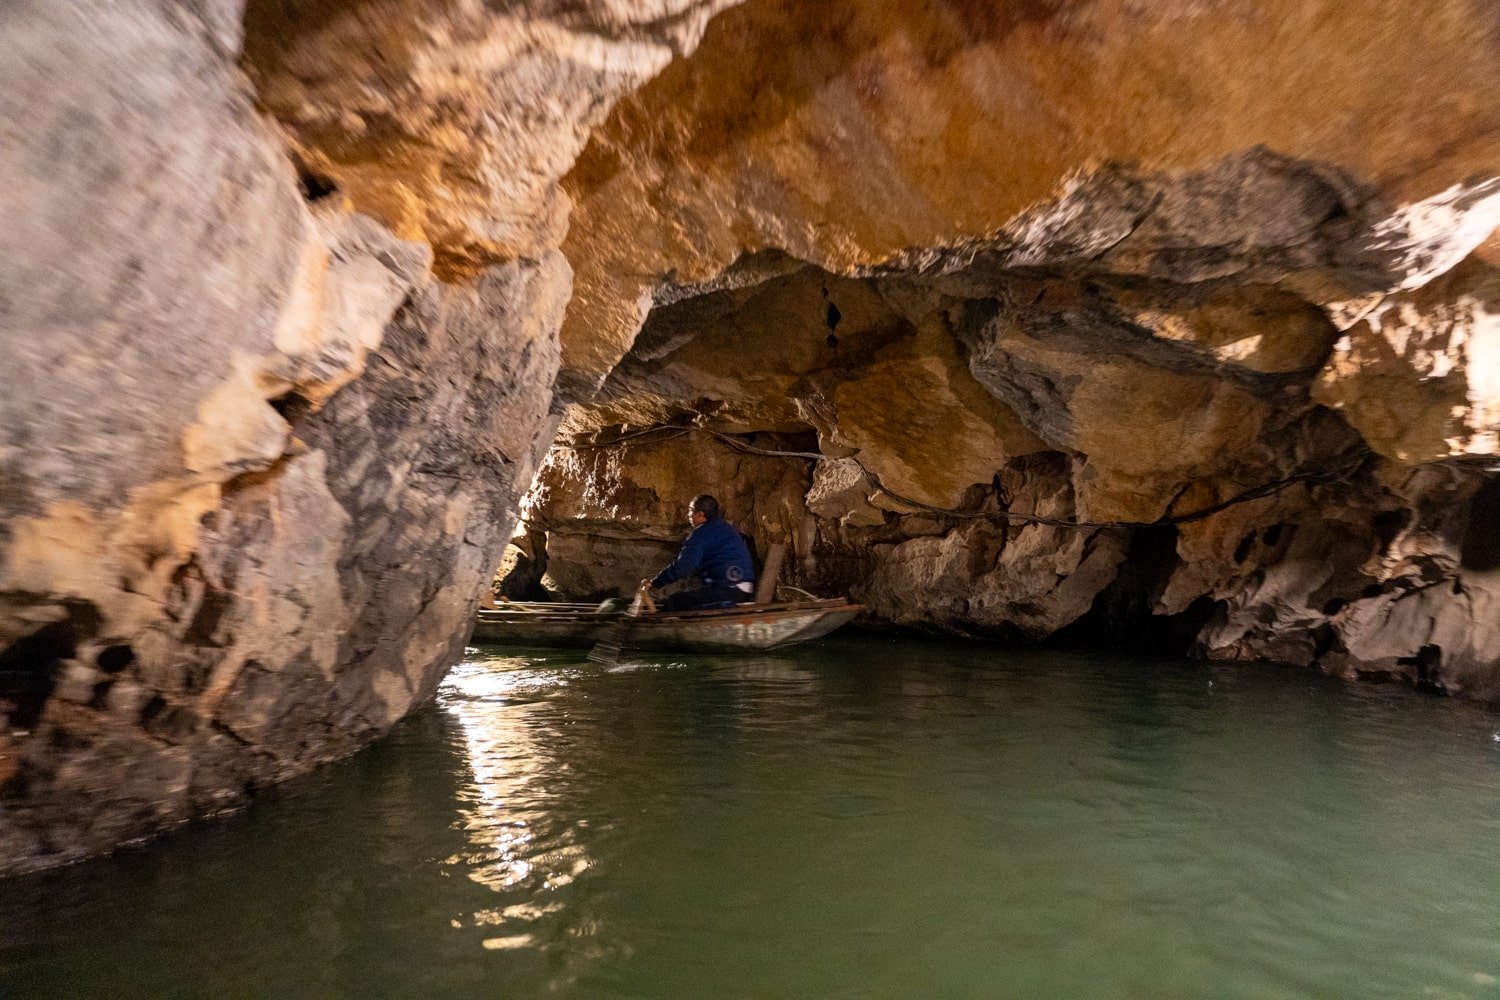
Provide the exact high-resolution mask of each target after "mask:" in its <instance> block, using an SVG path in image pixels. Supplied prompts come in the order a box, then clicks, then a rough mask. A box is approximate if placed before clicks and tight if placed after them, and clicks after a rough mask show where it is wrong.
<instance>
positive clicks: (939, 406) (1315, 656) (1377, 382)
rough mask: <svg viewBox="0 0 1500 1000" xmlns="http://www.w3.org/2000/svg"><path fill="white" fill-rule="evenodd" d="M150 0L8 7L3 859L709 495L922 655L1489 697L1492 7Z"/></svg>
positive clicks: (110, 827) (441, 655)
mask: <svg viewBox="0 0 1500 1000" xmlns="http://www.w3.org/2000/svg"><path fill="white" fill-rule="evenodd" d="M168 6H171V5H167V6H163V5H159V4H156V5H154V4H148V3H144V2H135V0H125V2H120V3H113V4H99V3H92V2H89V0H66V2H59V3H52V4H40V3H33V4H22V5H20V7H18V8H16V9H13V10H8V11H7V12H6V13H5V14H4V15H3V19H4V20H5V22H6V24H7V25H15V26H17V30H14V31H5V32H0V57H3V58H0V67H3V68H0V83H3V84H4V86H0V111H3V114H4V119H5V120H6V121H7V122H13V123H15V130H14V131H15V134H16V136H18V137H19V138H18V141H16V142H11V143H6V144H5V146H6V148H5V149H4V150H3V151H0V176H3V177H5V178H6V179H7V181H8V183H7V186H6V190H5V191H4V193H0V204H3V205H4V207H5V209H6V211H5V218H7V219H8V220H14V224H10V225H7V226H5V227H0V260H3V261H4V262H5V263H4V265H3V267H0V322H3V324H4V328H5V330H6V332H7V333H8V334H9V337H8V347H9V348H10V354H9V363H8V365H7V366H6V369H5V372H4V374H3V381H4V384H5V387H6V390H7V391H6V393H5V394H4V396H3V401H0V408H3V409H4V414H5V416H4V420H3V421H0V428H3V429H0V663H3V664H4V668H3V670H0V678H3V681H0V683H3V689H0V696H3V698H4V704H5V706H6V708H5V715H6V721H5V724H4V729H3V731H0V780H4V781H8V782H9V783H8V784H7V785H6V787H7V788H8V789H10V791H8V792H7V795H8V796H9V798H8V799H7V800H6V809H5V812H4V813H3V815H0V875H4V874H13V873H18V872H27V871H33V870H38V869H42V868H47V867H53V866H57V865H60V864H64V863H67V862H71V861H74V860H77V859H79V858H83V857H88V856H91V855H95V854H99V853H102V852H107V851H109V850H110V849H112V848H114V847H115V846H117V845H118V844H120V843H124V842H127V841H131V840H134V839H136V838H139V837H143V836H148V835H150V834H153V833H156V832H159V831H161V830H165V829H168V828H171V827H173V826H175V825H178V824H181V823H183V822H186V821H188V820H190V819H193V818H197V817H202V816H206V815H210V814H215V813H218V812H222V811H224V810H229V809H234V808H238V807H240V806H242V805H243V804H244V803H245V802H246V800H247V798H248V795H249V790H253V789H255V788H259V787H262V786H265V785H269V784H273V783H276V782H279V781H284V780H288V779H291V778H295V777H298V776H300V775H304V774H306V773H308V772H310V771H312V770H313V769H315V768H317V767H318V766H320V765H323V764H327V763H329V762H332V761H334V760H338V759H341V758H344V757H347V756H349V755H351V754H353V753H355V752H356V751H358V750H360V749H361V748H364V747H366V746H368V745H370V744H371V743H372V742H373V741H375V740H377V739H379V738H380V737H381V736H383V735H385V734H387V733H389V732H390V731H391V730H392V728H393V727H395V726H397V725H398V724H399V723H400V722H401V720H403V719H405V718H408V717H409V716H411V715H412V713H414V712H419V711H420V710H421V709H422V708H423V706H426V705H429V704H431V702H432V700H433V698H434V695H435V692H436V691H437V690H438V686H439V684H440V683H441V682H442V681H443V678H444V676H445V675H446V674H447V672H448V671H449V670H450V668H452V666H453V665H454V664H455V663H456V662H458V661H459V660H460V659H461V658H462V657H463V655H464V649H465V644H466V641H467V638H468V635H469V630H470V629H471V628H472V623H473V618H474V613H475V609H476V607H477V606H478V605H479V604H480V602H481V600H483V599H485V598H486V596H487V591H493V596H495V597H504V598H507V599H511V600H524V599H535V598H539V597H546V596H557V595H561V596H566V597H572V598H578V599H590V600H592V599H599V598H602V597H604V596H608V595H610V594H621V593H624V592H626V591H627V589H628V588H629V587H630V586H631V585H632V584H633V583H634V582H635V581H638V580H639V579H641V577H642V575H645V574H647V573H648V571H649V570H650V569H651V568H652V567H655V566H659V565H660V564H661V562H662V561H663V560H664V559H665V558H669V557H670V555H671V552H672V551H673V550H674V548H675V546H676V545H677V544H678V543H679V542H680V539H681V535H682V507H683V505H684V503H685V502H686V501H687V500H688V499H689V498H690V497H692V496H693V495H695V494H697V493H699V492H703V491H705V490H710V491H713V492H716V493H717V494H718V495H719V496H720V499H721V501H722V502H723V504H724V507H725V509H726V511H727V512H728V513H729V515H730V517H731V520H732V521H733V523H734V524H735V526H736V527H737V528H738V529H739V530H740V531H742V532H743V533H744V534H745V535H746V536H747V537H748V538H749V539H750V540H751V543H752V547H753V548H754V549H755V551H756V554H757V556H758V557H759V558H762V559H764V557H765V556H766V554H767V553H768V552H769V549H770V546H772V545H774V544H784V545H786V546H787V547H788V551H789V555H788V558H787V561H786V564H785V567H784V569H783V571H782V579H783V581H784V582H785V583H786V584H787V585H789V586H794V587H797V588H801V589H802V590H805V591H808V592H812V593H816V594H821V595H833V594H842V595H848V596H850V597H851V598H852V599H854V600H857V601H859V602H860V603H861V604H862V605H863V606H864V608H865V616H864V618H863V620H862V624H863V625H864V626H865V627H868V628H871V629H876V630H882V631H883V632H886V633H890V634H915V633H920V634H924V635H937V636H943V637H956V638H962V639H966V640H969V641H973V642H976V643H984V644H989V645H987V646H985V647H984V648H1008V647H1010V646H1015V647H1028V648H1030V647H1044V646H1048V645H1049V644H1050V645H1052V646H1058V645H1063V646H1083V647H1088V648H1094V649H1100V648H1112V647H1114V646H1117V645H1120V644H1135V645H1137V646H1141V647H1144V648H1151V649H1157V650H1168V651H1171V652H1172V653H1173V654H1174V655H1177V654H1180V655H1182V656H1190V657H1195V658H1198V659H1201V660H1212V661H1236V662H1245V663H1251V662H1274V663H1281V664H1293V665H1296V666H1299V667H1303V668H1309V669H1311V670H1316V671H1320V672H1322V673H1325V674H1330V675H1334V676H1338V677H1346V678H1350V679H1354V678H1358V677H1361V676H1370V677H1385V676H1392V675H1396V676H1404V677H1407V678H1408V679H1409V680H1411V681H1413V682H1414V683H1416V684H1419V685H1420V686H1422V687H1423V688H1424V689H1429V690H1433V691H1440V692H1443V693H1446V694H1450V695H1457V696H1461V697H1465V698H1469V699H1473V700H1477V701H1481V702H1490V703H1493V702H1495V701H1497V699H1500V636H1497V634H1496V629H1497V628H1500V616H1497V615H1496V614H1495V613H1494V610H1495V602H1496V601H1497V600H1500V581H1497V580H1495V579H1493V576H1494V574H1493V570H1494V568H1495V566H1496V561H1497V560H1496V554H1495V551H1494V549H1495V546H1494V544H1493V539H1492V537H1491V535H1492V534H1493V533H1492V532H1491V531H1490V530H1489V528H1490V527H1492V524H1491V522H1493V520H1494V513H1495V510H1494V508H1495V505H1496V498H1495V489H1496V487H1495V479H1494V477H1493V474H1492V473H1491V472H1490V471H1489V467H1488V464H1487V463H1489V462H1491V461H1492V460H1493V455H1494V453H1495V451H1496V449H1497V445H1496V441H1497V432H1500V426H1497V423H1496V416H1495V414H1496V413H1500V402H1497V400H1496V391H1495V387H1494V365H1495V360H1494V357H1493V354H1494V352H1492V351H1490V347H1492V346H1493V342H1494V340H1495V337H1496V335H1497V334H1496V331H1497V329H1500V324H1497V322H1496V319H1495V317H1496V316H1497V315H1500V308H1497V309H1491V308H1490V307H1491V306H1492V305H1495V303H1496V302H1497V301H1500V284H1497V280H1496V276H1495V271H1494V266H1495V244H1494V240H1493V233H1494V231H1495V229H1496V225H1497V224H1500V160H1497V159H1496V155H1497V149H1496V143H1497V139H1496V138H1495V137H1496V136H1500V122H1496V121H1494V120H1493V119H1495V117H1496V111H1495V107H1494V102H1493V101H1492V100H1491V99H1490V95H1491V94H1493V92H1494V86H1495V84H1496V83H1500V57H1497V54H1496V48H1495V43H1494V38H1495V37H1497V35H1496V31H1495V24H1494V18H1493V13H1492V12H1490V11H1488V10H1487V9H1486V8H1483V7H1482V5H1478V4H1476V3H1473V2H1470V0H1433V3H1431V4H1426V5H1422V10H1412V11H1397V10H1394V9H1392V10H1390V11H1385V12H1383V14H1382V16H1379V17H1366V16H1363V15H1362V14H1361V13H1360V12H1358V11H1353V10H1342V9H1337V10H1336V9H1332V8H1325V7H1324V6H1320V5H1317V4H1312V3H1304V2H1302V0H1282V2H1278V3H1274V4H1269V5H1252V4H1248V3H1231V4H1229V5H1227V6H1228V8H1232V12H1230V11H1228V10H1226V11H1221V12H1217V13H1214V14H1204V15H1203V16H1201V17H1199V16H1198V14H1196V13H1194V12H1193V11H1190V10H1188V9H1187V8H1188V7H1191V6H1192V5H1180V4H1167V5H1162V6H1161V8H1160V9H1156V8H1154V7H1151V5H1139V4H1112V3H1099V4H1082V5H1067V4H1051V3H1016V4H1000V5H992V6H993V9H990V8H989V7H985V5H977V4H967V3H962V2H958V0H940V2H936V3H932V4H922V5H903V4H892V3H883V2H879V0H838V2H837V3H830V4H818V5H801V6H798V5H794V4H787V3H780V2H777V0H747V2H743V3H733V2H729V0H682V2H672V3H666V2H660V3H658V2H652V3H646V4H641V5H629V4H616V3H603V2H599V3H595V2H586V3H572V4H562V5H546V4H543V5H531V4H519V5H518V4H507V3H491V4H467V5H465V4H457V3H446V2H439V3H421V2H416V0H361V2H350V3H336V4H314V3H303V2H280V0H274V2H273V0H251V2H249V3H248V4H244V5H236V4H234V3H227V2H224V3H221V2H217V0H211V2H203V3H194V4H188V5H178V6H177V7H173V8H172V9H167V7H168ZM1075 7H1076V9H1075ZM1179 7H1181V8H1182V9H1181V10H1179V9H1178V8H1179ZM1429 7H1430V8H1432V10H1430V11H1429V10H1428V8H1429ZM981 8H983V9H981ZM1319 12H1321V13H1319ZM1439 13H1441V14H1442V16H1441V17H1439V16H1437V15H1438V14H1439ZM22 27H24V29H25V30H20V29H21V28H22ZM1293 36H1295V37H1296V40H1295V42H1294V41H1293V40H1292V39H1293ZM112 39H115V40H118V39H129V40H130V44H128V45H125V44H119V43H117V42H116V41H112ZM1247 51H1256V52H1259V53H1261V55H1262V57H1263V61H1264V65H1263V66H1261V67H1260V68H1259V69H1258V70H1257V79H1260V80H1262V81H1263V82H1262V83H1261V84H1258V85H1256V86H1250V85H1249V84H1247V83H1246V80H1247V79H1248V77H1246V75H1245V70H1244V67H1243V66H1242V65H1241V62H1242V55H1241V54H1242V53H1244V52H1247ZM1371 52H1379V53H1381V56H1380V57H1379V58H1371V57H1369V53H1371ZM1313 64H1315V65H1316V66H1317V72H1316V73H1313V72H1309V71H1308V66H1309V65H1313ZM1414 65H1444V66H1452V67H1456V68H1455V70H1454V72H1453V73H1452V74H1451V75H1444V74H1414V73H1409V72H1407V71H1406V70H1405V69H1403V67H1409V66H1414ZM1169 67H1170V72H1169V71H1168V68H1169ZM1334 106H1337V107H1339V108H1341V109H1343V110H1342V111H1341V112H1340V113H1339V114H1332V113H1329V112H1328V111H1327V109H1329V108H1331V107H1334ZM1433 109H1441V113H1435V112H1434V110H1433ZM1370 121H1379V122H1382V123H1385V127H1383V129H1382V130H1381V131H1380V134H1378V135H1376V134H1373V132H1372V131H1371V130H1369V129H1368V128H1365V127H1363V126H1361V125H1360V124H1359V123H1361V122H1370ZM168 122H170V123H171V126H170V128H168V127H165V126H164V123H168ZM79 607H87V608H89V609H91V610H90V615H91V617H90V620H89V627H88V628H87V629H85V630H79V629H77V628H74V627H72V626H70V625H68V624H66V623H67V622H70V621H75V620H76V619H74V618H72V617H70V615H72V614H73V611H72V610H70V609H77V608H79ZM1433 650H1440V651H1441V655H1437V654H1436V653H1434V652H1432V651H1433ZM91 761H99V762H104V763H101V764H100V765H99V767H100V768H103V769H104V770H107V771H108V772H109V773H110V774H112V775H115V776H117V777H118V778H119V782H118V785H117V786H116V787H112V788H100V787H97V783H96V782H95V781H94V780H93V779H92V777H90V772H91V768H90V766H88V762H91ZM12 779H13V780H12ZM84 804H86V805H87V811H89V812H90V814H91V815H92V816H93V817H94V820H95V821H93V822H89V823H81V822H79V821H78V815H79V810H80V809H81V808H83V805H84Z"/></svg>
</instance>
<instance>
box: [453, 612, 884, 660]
mask: <svg viewBox="0 0 1500 1000" xmlns="http://www.w3.org/2000/svg"><path fill="white" fill-rule="evenodd" d="M860 610H861V608H860V606H859V605H857V604H846V603H843V602H832V601H830V602H820V603H816V604H800V605H798V604H769V605H755V606H748V605H740V606H738V607H734V608H726V609H722V610H714V611H683V612H676V613H670V614H669V613H663V612H647V613H645V614H642V615H641V616H640V617H639V618H638V619H637V620H636V622H635V624H634V625H633V626H631V629H630V634H629V640H628V641H627V643H626V647H627V648H629V649H634V650H640V651H650V652H663V653H730V652H738V651H742V650H764V649H777V648H780V647H782V646H790V645H794V644H796V643H799V642H808V641H809V640H812V639H818V638H821V637H823V636H825V635H827V634H828V633H829V632H832V631H833V630H834V629H836V628H838V627H839V626H840V625H843V624H845V623H846V622H848V621H850V620H851V619H853V618H854V617H855V616H856V615H858V614H859V612H860ZM617 621H619V615H618V614H598V613H597V612H594V611H588V610H552V609H550V608H549V606H548V605H545V604H533V605H510V606H508V607H506V608H501V609H483V610H481V611H480V612H479V613H478V616H477V618H476V621H475V624H474V639H473V641H474V642H475V643H480V644H491V645H507V646H560V647H582V648H586V647H589V646H592V645H594V644H595V643H597V642H599V641H600V640H601V639H603V638H604V636H605V633H606V632H607V631H608V629H609V627H610V625H611V624H612V623H614V622H617Z"/></svg>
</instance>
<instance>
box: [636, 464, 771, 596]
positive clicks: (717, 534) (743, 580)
mask: <svg viewBox="0 0 1500 1000" xmlns="http://www.w3.org/2000/svg"><path fill="white" fill-rule="evenodd" d="M688 521H689V522H691V523H692V525H693V533H692V534H691V535H689V536H688V540H687V541H686V542H684V543H683V546H682V551H681V552H678V553H677V558H676V559H673V560H672V562H671V564H670V565H668V566H667V568H666V569H664V570H662V571H661V572H660V573H658V574H656V576H655V577H654V578H653V579H650V580H642V581H641V586H642V587H645V588H647V589H655V588H657V587H665V586H666V585H667V584H669V583H674V582H676V581H678V580H685V579H687V578H688V577H690V576H697V577H699V578H700V579H701V580H702V581H703V583H702V586H700V587H697V588H694V589H692V590H684V591H681V592H679V593H676V594H673V595H672V596H671V597H668V598H667V599H666V600H664V601H662V602H661V604H660V608H661V610H663V611H690V610H692V609H694V608H712V607H718V606H720V605H725V604H742V603H744V602H745V601H748V600H750V599H751V598H752V597H754V595H755V568H754V564H753V563H751V561H750V550H749V549H748V548H746V547H745V540H744V539H743V538H741V537H740V533H739V532H738V531H736V530H735V529H734V526H733V525H731V524H730V523H729V522H728V521H726V520H724V518H723V517H722V516H721V514H720V513H719V501H717V500H715V499H714V498H713V497H711V496H709V495H708V494H707V493H704V494H701V495H699V496H696V497H694V498H693V502H692V503H691V504H689V505H688Z"/></svg>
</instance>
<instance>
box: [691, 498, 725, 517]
mask: <svg viewBox="0 0 1500 1000" xmlns="http://www.w3.org/2000/svg"><path fill="white" fill-rule="evenodd" d="M688 509H689V510H694V511H697V512H698V513H699V514H702V515H703V516H704V517H706V518H708V519H709V520H710V521H712V520H713V519H714V518H716V517H718V516H719V501H717V500H715V499H714V498H713V497H711V496H709V495H708V494H707V493H700V494H698V495H697V496H695V497H693V502H692V503H690V504H688Z"/></svg>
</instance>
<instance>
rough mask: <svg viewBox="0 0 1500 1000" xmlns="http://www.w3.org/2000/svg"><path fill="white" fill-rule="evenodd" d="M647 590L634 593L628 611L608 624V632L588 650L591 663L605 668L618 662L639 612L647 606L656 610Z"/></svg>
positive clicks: (643, 588)
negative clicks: (633, 598) (599, 664)
mask: <svg viewBox="0 0 1500 1000" xmlns="http://www.w3.org/2000/svg"><path fill="white" fill-rule="evenodd" d="M647 589H648V588H646V587H641V588H640V589H639V590H637V591H636V592H635V600H633V601H631V602H630V607H629V609H627V610H626V612H625V613H624V614H623V615H621V616H620V617H619V619H618V620H617V621H615V622H613V623H611V624H610V626H609V631H607V632H605V633H604V638H602V639H600V640H599V642H598V643H597V644H596V645H595V646H594V648H593V649H591V650H589V661H590V662H591V663H601V664H603V665H604V666H606V667H612V666H614V665H615V664H616V663H617V662H618V661H619V659H620V650H622V649H624V648H625V643H626V642H627V641H628V640H629V639H630V633H631V632H632V631H634V630H635V623H636V622H637V621H639V620H640V617H641V612H642V611H644V610H646V609H647V608H648V606H649V608H650V610H652V611H655V610H656V605H655V604H653V603H652V601H651V596H650V595H649V594H648V593H647Z"/></svg>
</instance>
